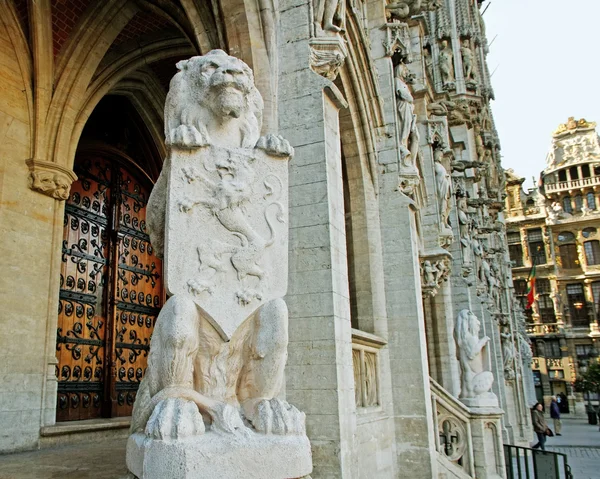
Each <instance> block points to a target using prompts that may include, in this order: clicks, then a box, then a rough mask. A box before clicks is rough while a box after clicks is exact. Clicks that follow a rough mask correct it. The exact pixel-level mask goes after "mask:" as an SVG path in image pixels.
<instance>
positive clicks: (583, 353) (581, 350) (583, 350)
mask: <svg viewBox="0 0 600 479" xmlns="http://www.w3.org/2000/svg"><path fill="white" fill-rule="evenodd" d="M591 350H592V345H591V344H577V345H575V354H577V359H588V354H589V353H590V351H591Z"/></svg>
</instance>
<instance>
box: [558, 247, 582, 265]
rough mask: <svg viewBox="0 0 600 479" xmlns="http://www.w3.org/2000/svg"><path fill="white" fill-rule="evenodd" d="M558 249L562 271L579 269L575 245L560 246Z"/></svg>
mask: <svg viewBox="0 0 600 479" xmlns="http://www.w3.org/2000/svg"><path fill="white" fill-rule="evenodd" d="M558 249H559V251H560V262H561V263H562V267H563V269H577V268H579V267H580V264H579V256H578V254H577V245H576V244H574V243H571V244H561V245H560V246H559V247H558Z"/></svg>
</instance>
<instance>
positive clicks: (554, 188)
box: [544, 176, 600, 193]
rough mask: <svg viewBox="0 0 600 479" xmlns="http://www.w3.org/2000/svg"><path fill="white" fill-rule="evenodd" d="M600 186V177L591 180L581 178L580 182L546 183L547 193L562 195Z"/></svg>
mask: <svg viewBox="0 0 600 479" xmlns="http://www.w3.org/2000/svg"><path fill="white" fill-rule="evenodd" d="M598 185H600V176H590V177H589V178H580V179H578V180H567V181H559V182H557V183H546V184H545V185H544V188H545V190H546V193H560V192H562V191H569V190H574V189H578V188H586V187H590V186H598Z"/></svg>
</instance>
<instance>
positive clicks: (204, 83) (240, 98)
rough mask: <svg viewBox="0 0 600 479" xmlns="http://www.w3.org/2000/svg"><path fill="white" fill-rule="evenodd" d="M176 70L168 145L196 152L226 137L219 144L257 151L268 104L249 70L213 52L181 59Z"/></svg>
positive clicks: (170, 100)
mask: <svg viewBox="0 0 600 479" xmlns="http://www.w3.org/2000/svg"><path fill="white" fill-rule="evenodd" d="M177 68H178V69H179V72H178V73H177V74H176V75H175V76H174V77H173V79H172V80H171V84H170V86H169V93H168V95H167V100H166V103H165V138H166V143H167V145H176V146H179V147H188V148H195V147H199V146H204V145H207V144H211V143H212V144H217V145H218V144H219V138H227V142H228V144H227V145H220V146H240V147H242V148H253V147H254V146H255V145H256V142H257V141H258V138H259V136H260V129H261V127H262V111H263V106H264V105H263V99H262V97H261V95H260V93H259V91H258V90H257V89H256V87H255V86H254V75H253V74H252V70H251V69H250V67H249V66H248V65H246V64H245V63H244V62H243V61H241V60H240V59H238V58H235V57H232V56H230V55H227V53H225V52H224V51H223V50H212V51H210V52H209V53H207V54H206V55H204V56H197V57H192V58H190V59H189V60H182V61H180V62H179V63H177ZM223 133H226V135H225V136H224V135H223Z"/></svg>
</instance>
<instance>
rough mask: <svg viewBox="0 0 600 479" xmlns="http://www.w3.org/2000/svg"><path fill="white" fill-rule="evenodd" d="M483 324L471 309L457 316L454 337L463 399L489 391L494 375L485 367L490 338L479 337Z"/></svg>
mask: <svg viewBox="0 0 600 479" xmlns="http://www.w3.org/2000/svg"><path fill="white" fill-rule="evenodd" d="M480 328H481V324H480V322H479V320H478V319H477V316H475V315H474V314H473V313H472V312H471V311H469V310H468V309H463V310H462V311H461V312H460V313H459V314H458V317H457V318H456V325H455V327H454V339H455V341H456V345H457V347H458V360H459V362H460V369H461V373H462V374H461V393H460V397H461V399H471V398H477V397H479V396H485V395H487V394H488V393H489V391H490V389H491V387H492V384H493V382H494V375H493V374H492V373H491V372H490V371H487V370H486V368H485V367H484V354H483V352H484V348H485V347H486V345H487V343H488V342H489V340H490V338H489V337H488V336H484V337H483V338H479V330H480Z"/></svg>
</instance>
